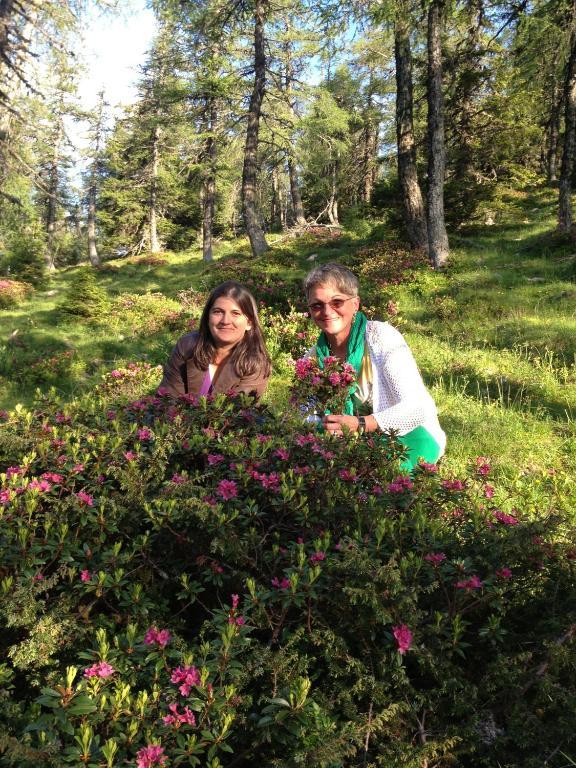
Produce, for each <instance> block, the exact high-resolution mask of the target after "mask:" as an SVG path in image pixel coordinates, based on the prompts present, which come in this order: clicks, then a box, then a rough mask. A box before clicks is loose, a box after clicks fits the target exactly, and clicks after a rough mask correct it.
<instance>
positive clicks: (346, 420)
mask: <svg viewBox="0 0 576 768" xmlns="http://www.w3.org/2000/svg"><path fill="white" fill-rule="evenodd" d="M322 424H324V429H325V430H326V431H327V432H331V433H332V434H334V435H343V434H344V433H345V432H356V431H357V430H358V417H357V416H346V415H344V414H343V413H329V414H328V415H327V416H324V418H323V419H322Z"/></svg>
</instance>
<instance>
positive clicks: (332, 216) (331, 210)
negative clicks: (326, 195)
mask: <svg viewBox="0 0 576 768" xmlns="http://www.w3.org/2000/svg"><path fill="white" fill-rule="evenodd" d="M331 176H332V191H331V194H330V200H329V201H328V207H327V211H326V212H327V214H328V221H329V222H330V224H333V225H334V226H335V227H339V226H340V222H339V220H338V184H337V179H338V165H337V163H336V161H334V162H333V163H332V170H331Z"/></svg>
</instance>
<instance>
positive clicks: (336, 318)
mask: <svg viewBox="0 0 576 768" xmlns="http://www.w3.org/2000/svg"><path fill="white" fill-rule="evenodd" d="M330 302H332V305H331V304H330ZM334 304H335V305H336V306H334ZM359 306H360V299H359V297H358V296H347V295H346V294H345V293H344V292H343V291H341V290H339V288H337V286H335V285H331V284H328V283H327V284H323V285H321V284H318V285H313V286H312V288H310V290H309V291H308V307H309V309H310V314H311V316H312V320H313V321H314V322H315V323H316V325H317V326H318V328H320V330H321V331H324V333H325V334H326V335H327V336H328V337H330V338H332V339H334V340H335V341H337V342H338V343H342V342H344V341H346V340H347V338H348V336H349V335H350V328H351V327H352V323H353V321H354V315H355V314H356V312H357V311H358V308H359Z"/></svg>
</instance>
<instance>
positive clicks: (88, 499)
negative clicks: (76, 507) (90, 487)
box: [76, 491, 94, 507]
mask: <svg viewBox="0 0 576 768" xmlns="http://www.w3.org/2000/svg"><path fill="white" fill-rule="evenodd" d="M76 498H77V499H78V500H79V501H80V503H81V504H85V505H86V506H87V507H93V506H94V497H93V496H90V494H89V493H86V492H85V491H78V493H77V494H76Z"/></svg>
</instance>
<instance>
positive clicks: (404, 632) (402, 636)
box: [392, 624, 412, 654]
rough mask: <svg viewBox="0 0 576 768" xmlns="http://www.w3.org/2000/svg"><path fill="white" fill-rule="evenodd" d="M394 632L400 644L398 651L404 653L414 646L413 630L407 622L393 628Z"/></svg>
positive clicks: (397, 642)
mask: <svg viewBox="0 0 576 768" xmlns="http://www.w3.org/2000/svg"><path fill="white" fill-rule="evenodd" d="M392 633H393V635H394V639H395V640H396V644H397V645H398V653H400V654H404V653H406V651H409V650H410V648H411V646H412V632H411V631H410V629H409V627H408V626H407V625H406V624H399V625H398V626H397V627H393V628H392Z"/></svg>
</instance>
